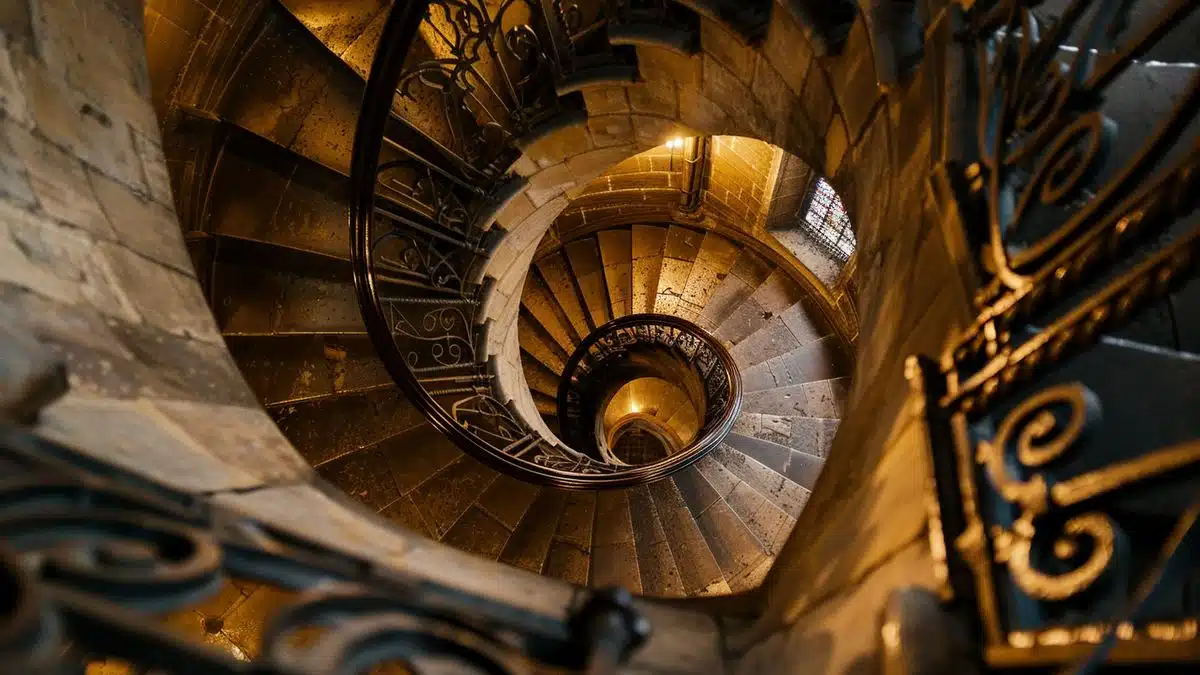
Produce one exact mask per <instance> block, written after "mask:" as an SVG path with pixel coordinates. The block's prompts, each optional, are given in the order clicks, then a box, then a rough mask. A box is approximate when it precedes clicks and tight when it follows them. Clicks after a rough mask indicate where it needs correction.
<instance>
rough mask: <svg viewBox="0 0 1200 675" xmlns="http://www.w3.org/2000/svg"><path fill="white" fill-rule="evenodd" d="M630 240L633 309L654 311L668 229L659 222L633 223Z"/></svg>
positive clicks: (646, 311)
mask: <svg viewBox="0 0 1200 675" xmlns="http://www.w3.org/2000/svg"><path fill="white" fill-rule="evenodd" d="M630 240H631V246H630V255H631V256H632V276H633V280H632V287H633V312H634V313H637V314H644V313H648V312H653V311H654V300H655V298H656V297H657V296H658V277H659V274H660V273H661V272H662V261H663V245H664V244H665V243H666V240H667V228H665V227H661V226H658V225H633V226H632V227H630Z"/></svg>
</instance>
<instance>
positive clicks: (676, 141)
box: [667, 138, 683, 150]
mask: <svg viewBox="0 0 1200 675" xmlns="http://www.w3.org/2000/svg"><path fill="white" fill-rule="evenodd" d="M667 147H668V148H671V149H672V150H674V149H675V148H682V147H683V139H682V138H672V139H671V140H669V141H667Z"/></svg>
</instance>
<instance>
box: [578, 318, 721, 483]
mask: <svg viewBox="0 0 1200 675" xmlns="http://www.w3.org/2000/svg"><path fill="white" fill-rule="evenodd" d="M647 350H649V352H650V354H651V355H652V356H655V355H656V354H655V352H657V353H658V354H657V356H659V357H664V356H665V357H668V358H673V359H678V360H680V361H681V362H682V363H683V364H685V365H686V367H687V368H689V369H691V370H692V371H693V372H694V374H695V375H696V377H697V378H698V381H699V383H700V384H701V387H702V391H701V392H698V393H699V395H700V397H701V398H702V399H703V401H702V404H701V405H700V407H701V409H702V412H703V414H702V415H701V416H700V428H699V430H698V431H697V433H696V437H695V439H693V440H692V441H691V442H690V443H688V444H687V446H686V447H684V448H682V449H681V450H679V451H678V452H676V453H674V454H671V455H670V456H669V457H667V458H664V459H662V460H660V461H658V462H655V463H652V464H646V465H642V466H641V467H631V468H629V469H627V470H626V471H627V472H636V471H638V470H639V469H641V472H639V473H638V474H637V475H645V476H648V477H649V476H653V477H661V476H665V475H669V474H670V473H673V472H675V471H678V470H680V469H682V468H684V467H687V466H690V465H691V464H693V463H694V462H696V461H697V460H699V459H700V458H701V457H703V456H704V455H705V454H706V453H708V452H709V451H711V450H713V449H715V448H716V447H717V446H718V445H720V443H721V440H722V439H724V438H725V436H726V435H727V434H728V433H729V430H730V429H732V428H733V423H734V421H735V420H736V419H737V415H738V412H739V411H740V409H741V387H742V381H741V376H740V375H739V373H738V368H737V364H735V363H734V361H733V357H731V356H730V355H729V352H728V351H726V350H725V347H724V346H723V345H722V344H721V343H720V341H718V340H717V339H716V338H715V337H713V336H712V335H710V334H709V333H708V332H707V331H705V330H704V329H703V328H700V327H699V326H697V325H696V324H694V323H692V322H690V321H686V320H684V319H680V318H679V317H675V316H669V315H665V314H631V315H629V316H624V317H620V318H618V319H613V320H612V321H609V322H608V323H606V324H604V325H603V326H600V327H598V328H596V330H594V331H592V332H591V333H590V334H589V335H588V336H587V337H586V338H584V340H583V341H582V342H580V343H579V345H578V346H577V347H576V348H575V351H574V353H572V354H571V356H570V358H569V359H568V360H567V364H566V367H565V368H564V369H563V372H562V379H561V380H560V382H559V387H558V410H559V424H560V426H561V428H562V431H563V435H564V436H565V440H567V442H568V443H570V445H571V447H573V448H575V449H577V450H579V451H580V452H584V453H587V454H589V455H592V456H597V454H602V453H600V452H599V447H600V445H602V443H601V442H600V441H601V439H600V438H598V437H597V434H596V428H595V423H594V421H595V419H596V418H597V416H599V415H601V414H602V412H603V411H601V410H599V409H598V407H599V403H600V401H599V400H598V399H597V398H596V397H595V395H594V394H595V392H596V390H597V389H598V388H599V387H602V386H603V385H605V384H610V385H611V384H613V383H612V382H610V381H609V378H608V377H607V376H608V375H609V373H611V372H613V371H614V370H616V369H617V368H619V367H620V365H622V364H623V362H625V361H627V359H628V357H629V355H630V354H632V353H634V352H635V351H641V352H643V353H644V352H646V351H647Z"/></svg>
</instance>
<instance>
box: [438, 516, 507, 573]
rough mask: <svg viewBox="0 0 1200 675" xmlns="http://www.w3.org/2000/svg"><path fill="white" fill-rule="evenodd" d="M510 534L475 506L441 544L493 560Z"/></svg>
mask: <svg viewBox="0 0 1200 675" xmlns="http://www.w3.org/2000/svg"><path fill="white" fill-rule="evenodd" d="M510 534H511V532H510V531H509V529H508V528H506V527H505V526H504V525H503V524H501V523H500V521H498V520H496V519H495V518H493V517H492V516H491V515H490V514H488V513H487V512H485V511H483V510H482V509H480V508H479V507H477V506H472V507H471V508H469V509H467V511H466V513H463V514H462V516H460V517H459V519H458V521H457V522H455V523H454V526H453V527H451V528H450V530H449V531H448V532H446V536H444V537H442V543H444V544H448V545H450V546H453V547H454V548H457V549H460V550H463V551H467V552H469V553H474V554H475V555H478V556H481V557H483V558H487V559H488V560H495V559H496V558H497V556H499V555H500V551H501V550H503V549H504V544H505V542H507V541H508V537H509V535H510Z"/></svg>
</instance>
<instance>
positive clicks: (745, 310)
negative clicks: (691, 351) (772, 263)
mask: <svg viewBox="0 0 1200 675" xmlns="http://www.w3.org/2000/svg"><path fill="white" fill-rule="evenodd" d="M805 295H806V291H805V290H804V288H802V287H801V286H800V284H799V283H797V282H796V281H795V280H794V279H792V278H791V277H790V276H789V275H788V274H787V273H785V272H784V271H783V270H781V269H778V268H776V269H773V270H772V271H771V273H770V274H769V275H768V276H767V278H766V279H765V280H763V281H762V282H761V283H760V284H759V285H758V286H757V287H755V288H754V292H753V293H751V294H750V297H748V298H746V299H745V300H744V301H742V302H741V303H740V304H739V305H738V306H737V307H735V308H734V310H733V311H732V312H731V313H730V314H729V316H728V317H726V318H725V320H724V321H722V322H721V324H720V325H719V326H717V329H716V330H715V331H714V335H716V336H717V338H718V339H720V340H722V341H723V342H725V343H727V344H728V345H730V349H731V353H732V351H733V350H734V349H735V348H736V347H737V345H738V344H739V343H740V342H742V341H743V340H745V339H746V338H748V337H750V336H751V335H753V334H755V333H757V332H758V331H760V330H762V329H763V328H766V327H768V326H771V327H772V328H774V329H775V330H776V331H787V332H788V333H790V332H791V331H790V329H789V326H788V323H789V322H792V319H794V318H796V316H797V314H798V312H800V311H801V310H799V309H797V305H798V303H799V302H800V301H801V300H802V299H803V298H804V296H805ZM772 334H775V333H772ZM778 334H779V335H782V334H783V333H782V332H779V333H778ZM761 340H762V338H761V337H760V338H759V341H761ZM753 344H754V343H752V345H753ZM743 349H748V348H743ZM747 365H749V364H747Z"/></svg>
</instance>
